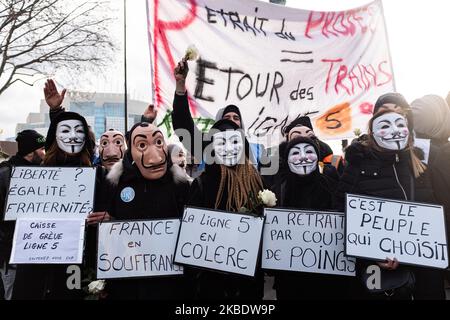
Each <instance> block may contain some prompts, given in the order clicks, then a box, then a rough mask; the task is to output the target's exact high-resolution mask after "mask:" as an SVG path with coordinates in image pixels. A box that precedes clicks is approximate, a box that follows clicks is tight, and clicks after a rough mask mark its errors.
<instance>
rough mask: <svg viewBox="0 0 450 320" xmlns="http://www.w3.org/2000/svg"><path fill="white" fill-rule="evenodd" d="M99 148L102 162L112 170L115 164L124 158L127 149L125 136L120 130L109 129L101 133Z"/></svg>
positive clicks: (106, 167) (107, 168)
mask: <svg viewBox="0 0 450 320" xmlns="http://www.w3.org/2000/svg"><path fill="white" fill-rule="evenodd" d="M98 148H99V150H98V151H99V157H100V164H101V165H102V166H103V167H104V168H105V169H106V170H111V168H112V167H113V165H114V164H116V163H117V162H119V161H120V160H122V159H123V156H124V155H125V152H126V151H127V143H126V142H125V136H124V135H123V133H122V132H120V131H118V130H114V129H109V130H108V131H106V132H104V133H103V134H102V135H101V137H100V144H99V147H98Z"/></svg>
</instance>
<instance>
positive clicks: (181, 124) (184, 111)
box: [172, 93, 265, 168]
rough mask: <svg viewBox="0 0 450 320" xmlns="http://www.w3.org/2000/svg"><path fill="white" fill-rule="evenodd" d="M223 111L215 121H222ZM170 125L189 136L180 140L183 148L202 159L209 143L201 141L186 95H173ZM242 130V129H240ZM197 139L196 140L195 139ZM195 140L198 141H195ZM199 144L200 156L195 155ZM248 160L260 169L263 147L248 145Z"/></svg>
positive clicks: (253, 144)
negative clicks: (187, 133)
mask: <svg viewBox="0 0 450 320" xmlns="http://www.w3.org/2000/svg"><path fill="white" fill-rule="evenodd" d="M223 110H224V109H220V110H219V111H218V113H217V115H216V121H218V120H220V119H222V113H223ZM172 124H173V128H174V130H178V129H184V130H187V131H188V132H189V134H190V140H189V141H187V140H186V139H180V140H181V142H182V143H183V145H184V147H185V148H186V149H187V150H188V152H189V153H190V154H191V155H194V156H195V157H196V158H197V159H198V160H200V159H203V150H204V149H205V148H206V146H207V145H208V144H209V142H210V141H204V140H203V133H201V132H200V130H199V129H198V128H197V126H196V125H195V123H194V119H193V118H192V115H191V112H190V110H189V102H188V98H187V94H184V95H179V94H176V93H175V96H174V99H173V112H172ZM242 129H243V128H242ZM197 137H198V138H197ZM197 139H199V140H198V141H197ZM198 143H201V144H202V145H201V149H200V150H201V151H202V154H196V153H195V152H194V151H196V148H198V147H197V144H198ZM250 150H251V152H250V157H249V158H250V160H251V162H252V163H255V164H257V166H256V167H257V168H260V167H261V159H262V157H263V156H264V155H265V150H264V146H263V145H261V144H257V143H250Z"/></svg>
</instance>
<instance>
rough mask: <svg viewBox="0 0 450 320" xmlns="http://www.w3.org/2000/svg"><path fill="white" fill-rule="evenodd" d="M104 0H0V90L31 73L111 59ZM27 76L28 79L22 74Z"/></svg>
mask: <svg viewBox="0 0 450 320" xmlns="http://www.w3.org/2000/svg"><path fill="white" fill-rule="evenodd" d="M108 5H109V2H108V1H100V0H98V1H95V0H94V1H92V0H73V1H67V0H0V94H2V93H3V92H4V91H5V90H7V89H8V88H9V87H10V86H11V85H13V84H14V83H17V82H22V83H25V84H28V85H33V84H34V83H35V77H36V75H39V74H40V75H47V74H50V73H54V72H55V71H56V70H59V69H64V70H65V72H66V73H67V74H71V73H72V74H74V75H75V74H80V71H81V70H93V71H94V70H98V71H101V70H102V68H104V67H106V66H107V65H108V64H109V63H111V62H112V61H113V57H114V53H115V50H116V45H115V43H114V41H113V40H112V39H111V37H110V34H109V25H110V23H111V22H112V20H113V19H111V17H108V16H107V14H108V13H109V12H110V10H108ZM27 78H28V79H29V80H27Z"/></svg>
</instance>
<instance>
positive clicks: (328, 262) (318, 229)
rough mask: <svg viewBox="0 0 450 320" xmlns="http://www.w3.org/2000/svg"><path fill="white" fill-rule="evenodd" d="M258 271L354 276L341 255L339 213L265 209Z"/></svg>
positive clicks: (351, 264)
mask: <svg viewBox="0 0 450 320" xmlns="http://www.w3.org/2000/svg"><path fill="white" fill-rule="evenodd" d="M264 214H265V216H266V221H265V224H264V232H263V247H262V268H263V269H273V270H286V271H300V272H312V273H325V274H336V275H343V276H354V275H355V258H352V257H347V256H346V255H345V247H344V241H345V231H344V226H345V223H344V221H345V217H344V214H343V213H331V212H317V211H304V210H291V209H267V208H266V209H265V210H264Z"/></svg>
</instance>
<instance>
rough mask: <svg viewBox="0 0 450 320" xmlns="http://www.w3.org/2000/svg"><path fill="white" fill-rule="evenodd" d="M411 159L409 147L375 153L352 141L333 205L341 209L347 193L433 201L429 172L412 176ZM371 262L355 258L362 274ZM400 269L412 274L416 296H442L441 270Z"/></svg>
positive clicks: (403, 267)
mask: <svg viewBox="0 0 450 320" xmlns="http://www.w3.org/2000/svg"><path fill="white" fill-rule="evenodd" d="M410 159H411V158H410V153H409V151H408V150H404V151H400V152H396V153H393V152H392V153H391V152H378V151H376V150H373V149H371V148H369V147H368V146H366V145H364V144H363V143H361V142H357V141H356V142H354V143H352V144H351V145H350V146H349V147H348V149H347V151H346V160H347V167H346V168H345V170H344V173H343V175H342V177H341V180H340V183H339V186H338V191H337V197H336V199H335V201H336V206H337V207H339V208H340V209H342V210H343V209H344V207H345V194H346V193H353V194H361V195H368V196H374V197H382V198H387V199H398V200H408V201H417V202H424V203H436V199H435V196H434V192H433V188H432V184H431V178H430V171H429V170H426V171H425V173H424V174H422V175H421V176H420V177H419V178H417V179H416V178H414V174H413V171H412V165H411V160H410ZM370 264H373V261H370V260H365V259H357V268H356V270H357V274H358V275H359V276H361V275H362V272H365V270H366V268H367V266H368V265H370ZM401 269H403V270H406V269H408V270H410V271H411V272H413V273H414V275H415V278H416V283H415V289H414V292H413V293H412V294H413V295H414V297H415V298H416V299H442V298H443V297H444V296H445V292H444V287H443V278H442V272H441V271H439V270H435V269H429V268H421V267H410V266H408V267H407V266H402V265H400V266H399V268H398V269H397V270H399V271H400V270H401ZM387 272H389V271H387ZM361 294H364V293H363V292H361ZM380 297H381V298H383V299H385V298H386V296H384V295H381V296H380ZM368 298H373V296H368ZM403 298H405V297H403Z"/></svg>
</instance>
